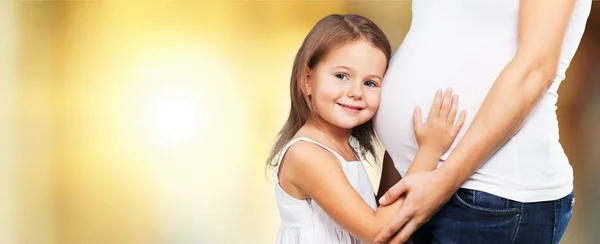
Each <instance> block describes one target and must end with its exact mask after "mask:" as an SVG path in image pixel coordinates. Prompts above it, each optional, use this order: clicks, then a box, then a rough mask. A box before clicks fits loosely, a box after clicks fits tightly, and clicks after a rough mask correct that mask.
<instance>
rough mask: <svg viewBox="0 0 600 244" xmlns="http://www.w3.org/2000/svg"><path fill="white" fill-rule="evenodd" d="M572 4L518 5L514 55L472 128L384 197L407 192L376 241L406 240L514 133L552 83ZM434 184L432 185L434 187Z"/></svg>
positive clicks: (538, 0)
mask: <svg viewBox="0 0 600 244" xmlns="http://www.w3.org/2000/svg"><path fill="white" fill-rule="evenodd" d="M575 2H576V0H553V1H547V0H521V1H520V10H519V11H520V12H519V27H518V31H519V40H518V51H517V53H516V55H515V57H514V58H513V60H511V61H510V62H509V64H508V65H507V66H506V67H505V68H504V70H503V71H502V72H501V73H500V75H499V76H498V78H497V79H496V81H495V82H494V85H493V86H492V88H491V90H490V91H489V93H488V94H487V96H486V98H485V100H484V102H483V103H482V105H481V107H480V109H479V111H478V113H477V114H476V116H475V117H474V119H473V122H472V123H471V126H470V127H469V128H468V130H467V131H466V134H465V135H464V136H463V138H462V139H461V140H460V141H459V142H458V144H457V145H456V147H455V148H454V150H453V151H452V153H451V154H450V155H449V157H448V158H447V160H446V161H445V162H444V164H443V165H442V166H441V167H440V168H438V169H437V170H435V171H433V172H431V173H423V174H419V175H418V176H417V175H416V174H415V175H414V177H405V178H404V179H403V180H402V181H401V182H400V183H399V184H397V185H396V186H394V187H392V188H390V190H389V191H388V193H386V194H385V197H384V198H383V199H382V201H381V203H382V204H387V203H390V202H393V200H394V199H396V198H398V196H400V195H403V194H407V195H406V198H405V199H404V201H405V206H406V209H405V208H404V207H403V208H402V210H400V212H399V213H398V216H396V217H395V218H394V219H395V220H398V221H392V222H390V224H389V225H388V226H386V228H385V230H384V231H382V233H380V235H379V236H378V238H377V241H378V242H383V241H384V240H387V239H388V237H390V236H391V235H393V234H395V233H398V234H397V235H396V237H395V238H394V240H393V241H392V242H391V243H401V242H403V241H405V240H406V239H407V238H408V237H409V236H410V235H411V234H412V233H413V232H414V231H415V230H416V229H417V228H418V227H419V226H420V225H421V224H422V223H424V222H425V221H426V220H427V219H429V217H430V216H432V215H433V214H434V213H435V211H436V210H437V209H439V207H440V206H441V205H443V204H444V203H445V202H446V201H447V200H448V199H449V198H450V197H451V196H452V194H453V193H454V192H455V191H456V190H457V189H458V188H459V187H460V186H461V185H462V183H463V182H464V181H465V180H466V179H468V178H469V177H470V176H471V175H472V174H473V172H474V171H475V170H476V169H477V168H478V167H479V166H480V165H481V164H482V163H483V162H484V161H485V160H486V159H487V158H488V157H489V156H490V155H492V154H493V153H494V152H495V151H496V150H498V148H500V147H501V146H502V145H503V144H504V143H506V142H507V141H508V140H509V139H510V138H511V137H512V136H514V134H515V133H516V132H517V131H518V130H519V128H520V127H521V126H522V124H523V122H524V120H525V118H526V117H527V116H528V115H529V114H530V113H531V111H532V110H533V108H534V106H535V105H536V104H537V103H538V102H539V100H540V99H541V97H542V95H543V94H544V93H545V91H546V90H547V89H548V87H549V86H550V85H551V84H552V82H553V80H554V79H555V76H556V72H557V66H558V62H559V57H560V52H561V47H562V43H563V39H564V37H565V32H566V29H567V26H568V23H569V21H570V18H571V15H572V13H573V9H574V5H575ZM409 178H410V179H409ZM433 182H436V183H435V184H437V185H436V186H435V187H433V186H432V184H433ZM409 206H410V207H409ZM409 217H410V218H409ZM400 228H402V229H400ZM399 229H400V232H397V231H398V230H399Z"/></svg>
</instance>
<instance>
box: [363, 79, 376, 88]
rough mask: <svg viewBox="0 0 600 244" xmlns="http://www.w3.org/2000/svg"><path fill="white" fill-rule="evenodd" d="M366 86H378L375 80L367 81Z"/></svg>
mask: <svg viewBox="0 0 600 244" xmlns="http://www.w3.org/2000/svg"><path fill="white" fill-rule="evenodd" d="M365 86H369V87H376V86H377V83H375V82H373V81H370V80H368V81H365Z"/></svg>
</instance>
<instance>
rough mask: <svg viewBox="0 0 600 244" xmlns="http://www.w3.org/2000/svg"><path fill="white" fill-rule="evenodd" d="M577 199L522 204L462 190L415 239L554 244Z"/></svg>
mask: <svg viewBox="0 0 600 244" xmlns="http://www.w3.org/2000/svg"><path fill="white" fill-rule="evenodd" d="M574 203H575V198H574V196H573V193H571V194H569V195H568V196H566V197H563V198H561V199H558V200H555V201H547V202H534V203H521V202H516V201H512V200H508V199H506V198H502V197H499V196H496V195H492V194H489V193H485V192H482V191H475V190H468V189H460V190H459V191H458V192H457V193H456V194H455V195H454V196H453V197H452V198H451V199H450V200H449V201H448V203H446V205H444V206H443V207H442V208H441V209H440V211H439V212H437V213H436V214H435V215H434V216H433V217H432V218H431V219H430V220H429V222H427V223H426V224H425V225H423V226H422V227H421V228H420V229H419V230H417V231H416V232H415V233H414V234H413V236H412V240H413V241H414V243H416V244H421V243H436V244H450V243H457V244H458V243H460V244H470V243H473V244H478V243H485V244H495V243H498V244H508V243H523V244H537V243H540V244H551V243H552V244H554V243H558V242H559V241H560V239H561V237H562V235H563V234H564V233H565V230H566V228H567V225H568V224H569V220H570V219H571V214H572V213H573V205H574Z"/></svg>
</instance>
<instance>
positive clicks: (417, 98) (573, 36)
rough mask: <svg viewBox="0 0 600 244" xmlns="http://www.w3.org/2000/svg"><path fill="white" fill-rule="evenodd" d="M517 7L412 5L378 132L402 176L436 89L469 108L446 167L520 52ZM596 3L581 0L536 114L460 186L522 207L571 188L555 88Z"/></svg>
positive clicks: (459, 0)
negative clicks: (417, 111) (416, 121)
mask: <svg viewBox="0 0 600 244" xmlns="http://www.w3.org/2000/svg"><path fill="white" fill-rule="evenodd" d="M519 3H520V1H519V0H486V1H482V0H415V1H413V2H412V14H413V15H412V22H411V27H410V30H409V32H408V34H407V35H406V37H405V39H404V41H403V43H402V44H401V46H400V47H399V48H398V50H397V51H396V52H395V53H394V56H393V57H392V59H391V61H390V64H389V68H388V70H387V73H386V75H385V77H384V82H383V87H382V90H381V104H380V106H379V110H378V111H377V114H376V116H375V118H374V126H375V129H376V131H377V134H378V136H379V138H380V139H381V142H382V143H383V145H384V146H385V148H386V149H387V151H388V153H389V154H390V156H391V157H392V159H393V160H394V165H395V166H396V169H397V170H398V171H399V172H400V174H401V175H405V173H406V171H407V170H408V168H409V167H410V164H411V163H412V160H413V159H414V157H415V155H416V153H417V150H418V144H417V142H416V140H415V136H414V132H413V126H412V125H413V122H412V115H413V111H414V108H415V106H417V105H418V106H420V107H421V109H422V111H423V112H422V115H423V118H422V119H423V121H425V120H426V119H427V118H426V117H427V114H428V113H429V108H430V107H431V103H432V101H433V96H434V94H435V91H436V90H437V89H445V88H446V87H451V88H452V89H453V91H454V92H455V93H457V94H458V95H459V96H460V101H459V109H461V110H462V109H466V110H467V119H466V121H465V123H464V126H463V127H462V130H461V132H460V133H459V134H458V136H457V137H456V140H455V141H454V145H452V146H451V147H450V149H449V150H448V151H447V152H446V153H445V154H444V155H443V156H442V162H443V160H445V159H446V158H447V157H448V155H449V154H450V153H451V152H452V151H453V149H454V147H455V146H456V144H457V143H458V141H460V139H461V138H462V137H463V135H464V133H465V132H466V131H467V129H468V128H469V126H470V125H471V122H472V121H473V118H474V117H475V115H476V114H477V112H478V110H479V107H480V106H481V104H482V102H483V100H484V99H485V97H486V95H487V94H488V92H489V90H490V88H491V87H492V85H493V84H494V82H495V81H496V78H497V77H498V74H500V72H501V71H502V70H503V69H504V67H506V65H507V64H508V63H509V62H510V61H511V59H512V58H513V57H514V55H515V53H516V51H517V49H518V45H517V44H518V32H519V31H518V26H519V23H518V22H519ZM591 4H592V1H591V0H577V3H576V5H575V9H574V10H573V14H572V17H571V20H570V22H569V26H568V28H567V31H566V33H565V38H564V42H563V45H562V49H561V56H560V62H559V64H558V68H557V76H556V79H555V80H554V83H553V84H552V86H551V87H550V89H548V90H547V92H546V93H545V94H544V95H543V97H542V98H541V100H540V102H539V103H538V105H537V107H536V109H535V110H534V111H533V112H531V114H530V115H529V117H528V119H527V121H526V122H525V124H524V125H523V127H522V128H521V129H520V131H519V132H518V133H517V134H516V135H515V136H513V137H512V138H511V139H510V140H509V141H508V142H507V143H506V144H505V145H504V146H503V147H502V148H501V149H499V150H498V151H497V152H496V153H495V154H494V155H492V156H491V157H489V159H488V160H487V162H486V163H484V164H483V165H482V166H481V167H479V168H478V169H477V171H476V172H475V173H474V174H473V175H472V176H471V177H470V178H469V179H468V180H467V181H466V182H465V184H464V185H463V186H462V187H464V188H469V189H475V190H480V191H485V192H488V193H491V194H495V195H499V196H502V197H505V198H509V199H512V200H516V201H520V202H539V201H550V200H556V199H559V198H561V197H564V196H566V195H568V194H569V193H570V192H571V191H572V190H573V170H572V168H571V165H570V164H569V160H568V158H567V156H566V155H565V153H564V151H563V148H562V146H561V144H560V141H559V130H558V120H557V116H556V102H557V100H558V93H557V90H558V88H559V85H560V83H561V81H562V80H563V79H564V78H565V73H566V70H567V67H568V66H569V63H570V62H571V59H572V58H573V55H574V54H575V52H576V50H577V48H578V46H579V42H580V40H581V36H582V35H583V32H584V29H585V26H586V20H587V18H588V15H589V13H590V7H591ZM505 99H511V98H510V97H506V98H505ZM459 163H460V162H459Z"/></svg>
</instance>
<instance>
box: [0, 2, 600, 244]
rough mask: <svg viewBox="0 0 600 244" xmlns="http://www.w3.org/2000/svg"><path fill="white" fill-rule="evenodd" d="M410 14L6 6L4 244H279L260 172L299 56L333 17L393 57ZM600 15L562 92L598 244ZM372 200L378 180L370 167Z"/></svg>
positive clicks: (597, 11)
mask: <svg viewBox="0 0 600 244" xmlns="http://www.w3.org/2000/svg"><path fill="white" fill-rule="evenodd" d="M410 8H411V2H410V1H362V2H357V1H322V2H318V1H317V2H315V1H312V2H302V1H293V2H287V1H286V2H269V1H236V2H231V1H223V2H219V1H93V2H49V1H31V2H29V1H23V2H17V1H0V244H30V243H31V244H63V243H64V244H88V243H89V244H94V243H102V244H106V243H111V244H113V243H114V244H120V243H123V244H138V243H139V244H142V243H143V244H146V243H148V244H151V243H157V244H158V243H160V244H163V243H168V244H171V243H173V244H188V243H190V244H191V243H211V244H212V243H215V244H218V243H273V242H274V239H275V234H276V231H277V227H278V224H279V219H278V218H279V217H278V212H277V208H276V205H275V200H274V196H273V194H272V190H273V189H272V181H271V180H272V179H271V177H270V171H267V172H265V168H264V160H265V158H266V155H267V153H268V151H269V149H270V145H271V142H272V140H273V138H274V136H275V134H276V133H277V132H278V129H279V128H280V126H281V125H282V124H283V122H284V120H285V118H286V116H287V113H288V109H289V76H290V71H291V66H292V61H293V57H294V55H295V52H296V51H297V49H298V48H299V46H300V44H301V43H302V40H303V38H304V37H305V35H306V34H307V33H308V31H309V30H310V28H311V27H312V25H313V24H314V23H315V22H316V21H317V20H319V19H320V18H322V17H324V16H325V15H328V14H331V13H358V14H361V15H364V16H367V17H369V18H371V19H372V20H374V21H375V22H376V23H377V24H378V25H380V26H381V27H382V29H383V30H384V31H385V32H386V34H387V35H388V37H389V38H390V40H391V42H392V45H393V47H394V49H395V48H396V47H397V46H398V45H399V44H400V43H401V41H402V39H403V37H404V35H405V34H406V32H407V31H408V28H409V26H410V19H411V13H410ZM599 19H600V2H595V3H594V7H593V12H592V17H590V23H589V24H588V30H587V32H586V36H585V37H584V40H583V41H582V45H581V47H580V49H579V52H578V54H577V56H576V57H575V60H574V61H573V63H572V65H571V68H570V69H569V72H568V74H567V80H566V81H565V82H564V83H563V86H562V88H561V90H560V94H561V99H560V105H559V116H560V122H561V136H562V139H561V140H562V142H563V145H564V147H565V150H566V151H567V154H568V155H569V157H570V159H571V161H572V165H573V167H574V169H575V174H576V175H575V176H576V182H575V184H576V195H577V204H576V205H577V207H576V210H575V215H574V218H573V221H572V222H571V225H570V227H569V229H568V231H567V234H566V237H565V239H564V241H563V243H599V242H600V235H599V234H596V233H597V231H598V230H600V228H599V227H598V226H599V224H600V212H598V211H597V206H600V191H598V188H597V186H598V185H599V183H600V181H599V180H598V179H599V178H600V177H597V176H596V175H597V174H598V173H600V167H599V166H598V162H599V161H600V150H598V149H599V148H600V128H599V126H598V125H599V124H598V120H600V68H599V67H600V21H599ZM367 168H368V170H369V172H370V175H371V176H372V180H373V182H374V186H375V187H377V183H378V177H379V168H377V167H372V166H368V165H367Z"/></svg>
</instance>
